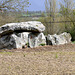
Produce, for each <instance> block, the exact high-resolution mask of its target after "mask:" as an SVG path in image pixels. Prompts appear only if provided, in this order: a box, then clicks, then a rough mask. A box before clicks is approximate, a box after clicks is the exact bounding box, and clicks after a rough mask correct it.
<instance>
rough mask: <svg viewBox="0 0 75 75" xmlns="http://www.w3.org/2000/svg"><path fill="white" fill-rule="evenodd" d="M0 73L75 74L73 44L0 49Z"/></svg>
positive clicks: (14, 74)
mask: <svg viewBox="0 0 75 75" xmlns="http://www.w3.org/2000/svg"><path fill="white" fill-rule="evenodd" d="M0 75H75V44H65V45H60V46H42V47H37V48H26V49H17V50H16V49H14V50H0Z"/></svg>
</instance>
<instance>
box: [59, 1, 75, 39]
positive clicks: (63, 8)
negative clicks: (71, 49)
mask: <svg viewBox="0 0 75 75" xmlns="http://www.w3.org/2000/svg"><path fill="white" fill-rule="evenodd" d="M60 13H61V14H62V16H64V21H71V23H70V24H69V23H66V22H65V30H66V31H67V32H70V33H71V35H72V37H75V1H74V0H62V1H61V2H60ZM74 40H75V38H74Z"/></svg>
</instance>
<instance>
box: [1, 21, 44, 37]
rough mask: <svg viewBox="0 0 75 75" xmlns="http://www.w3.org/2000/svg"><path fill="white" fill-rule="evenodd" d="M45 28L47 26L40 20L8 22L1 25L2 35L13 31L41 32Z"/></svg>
mask: <svg viewBox="0 0 75 75" xmlns="http://www.w3.org/2000/svg"><path fill="white" fill-rule="evenodd" d="M44 30H45V26H44V25H43V24H42V23H41V22H39V21H28V22H20V23H8V24H5V25H3V26H1V27H0V37H2V36H4V35H7V34H12V33H13V32H18V33H21V32H34V33H37V32H38V33H40V32H42V31H44Z"/></svg>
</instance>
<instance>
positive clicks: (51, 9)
mask: <svg viewBox="0 0 75 75" xmlns="http://www.w3.org/2000/svg"><path fill="white" fill-rule="evenodd" d="M45 9H46V12H47V16H48V19H49V22H50V23H48V24H47V26H48V27H47V29H48V33H50V34H54V25H53V24H52V23H51V22H54V21H55V14H56V13H55V12H56V0H45Z"/></svg>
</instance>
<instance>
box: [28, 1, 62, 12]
mask: <svg viewBox="0 0 75 75" xmlns="http://www.w3.org/2000/svg"><path fill="white" fill-rule="evenodd" d="M58 1H61V0H58ZM29 2H30V3H31V5H30V6H29V7H28V11H40V10H41V11H45V0H29Z"/></svg>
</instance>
